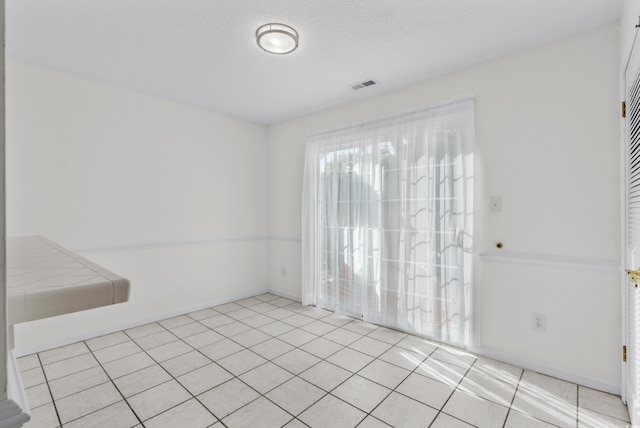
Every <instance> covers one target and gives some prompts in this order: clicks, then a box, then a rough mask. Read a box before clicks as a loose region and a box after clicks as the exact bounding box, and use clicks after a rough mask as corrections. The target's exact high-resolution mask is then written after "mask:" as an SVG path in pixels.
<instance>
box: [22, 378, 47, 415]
mask: <svg viewBox="0 0 640 428" xmlns="http://www.w3.org/2000/svg"><path fill="white" fill-rule="evenodd" d="M25 393H26V394H27V401H28V403H29V407H31V408H32V409H35V408H36V407H40V406H43V405H45V404H48V403H51V402H53V399H52V398H51V393H50V392H49V386H47V384H46V383H43V384H40V385H36V386H32V387H31V388H27V389H25Z"/></svg>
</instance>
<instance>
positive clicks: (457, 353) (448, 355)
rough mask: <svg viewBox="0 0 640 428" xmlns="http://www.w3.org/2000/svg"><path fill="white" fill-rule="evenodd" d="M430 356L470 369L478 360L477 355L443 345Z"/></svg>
mask: <svg viewBox="0 0 640 428" xmlns="http://www.w3.org/2000/svg"><path fill="white" fill-rule="evenodd" d="M429 358H435V359H436V360H440V361H444V362H445V363H449V364H453V365H454V366H460V367H462V368H463V369H468V368H469V367H471V365H472V364H473V363H474V362H475V361H476V357H475V355H473V354H471V353H469V352H467V351H465V350H463V349H458V348H453V347H451V346H445V345H442V346H440V347H439V348H438V349H436V350H435V351H433V353H432V354H431V355H430V357H429Z"/></svg>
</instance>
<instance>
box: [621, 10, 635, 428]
mask: <svg viewBox="0 0 640 428" xmlns="http://www.w3.org/2000/svg"><path fill="white" fill-rule="evenodd" d="M635 12H636V15H640V5H639V6H638V7H637V8H636V11H635ZM622 31H624V29H622ZM637 38H638V27H635V28H632V29H630V30H629V35H628V37H627V42H626V44H625V46H624V49H623V52H622V57H621V61H620V103H621V104H622V102H626V101H627V82H626V72H627V67H628V66H629V64H630V60H631V54H632V53H633V49H634V47H635V44H636V41H637ZM637 49H640V46H638V47H637ZM619 139H620V144H619V147H620V220H621V221H620V309H621V310H620V324H621V334H620V338H621V345H622V346H626V345H628V344H629V329H628V323H629V314H628V311H627V309H628V307H629V306H628V305H629V299H628V297H629V293H628V288H629V279H628V278H627V275H625V268H629V269H637V268H639V267H638V266H633V267H630V266H627V264H628V263H629V259H630V257H629V254H628V251H627V250H628V248H627V235H628V232H627V229H628V228H627V221H628V208H629V207H628V205H629V204H628V188H629V185H628V162H629V159H628V132H627V119H626V118H625V117H622V114H620V137H619ZM620 379H621V383H620V396H621V397H622V401H623V402H624V403H627V399H628V397H627V395H628V394H627V392H628V386H629V385H628V383H629V382H628V380H629V365H628V364H626V363H625V362H622V363H621V377H620ZM632 422H634V421H632Z"/></svg>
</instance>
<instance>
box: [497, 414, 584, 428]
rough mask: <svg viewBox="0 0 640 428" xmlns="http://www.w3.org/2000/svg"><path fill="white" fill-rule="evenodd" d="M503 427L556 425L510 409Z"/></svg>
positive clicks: (541, 427) (521, 427)
mask: <svg viewBox="0 0 640 428" xmlns="http://www.w3.org/2000/svg"><path fill="white" fill-rule="evenodd" d="M574 426H575V425H574ZM504 428H556V426H555V425H551V424H550V423H547V422H544V421H541V420H540V419H535V418H533V417H531V416H528V415H524V414H522V413H520V412H517V411H515V410H513V409H511V411H509V416H507V423H505V424H504Z"/></svg>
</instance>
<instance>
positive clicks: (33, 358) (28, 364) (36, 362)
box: [16, 354, 41, 371]
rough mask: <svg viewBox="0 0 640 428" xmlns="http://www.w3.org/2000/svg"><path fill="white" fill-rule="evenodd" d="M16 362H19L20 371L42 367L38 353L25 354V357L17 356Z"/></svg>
mask: <svg viewBox="0 0 640 428" xmlns="http://www.w3.org/2000/svg"><path fill="white" fill-rule="evenodd" d="M16 362H17V363H18V368H19V369H20V371H25V370H30V369H35V368H36V367H41V366H40V359H39V358H38V354H32V355H25V356H24V357H20V358H16Z"/></svg>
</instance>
